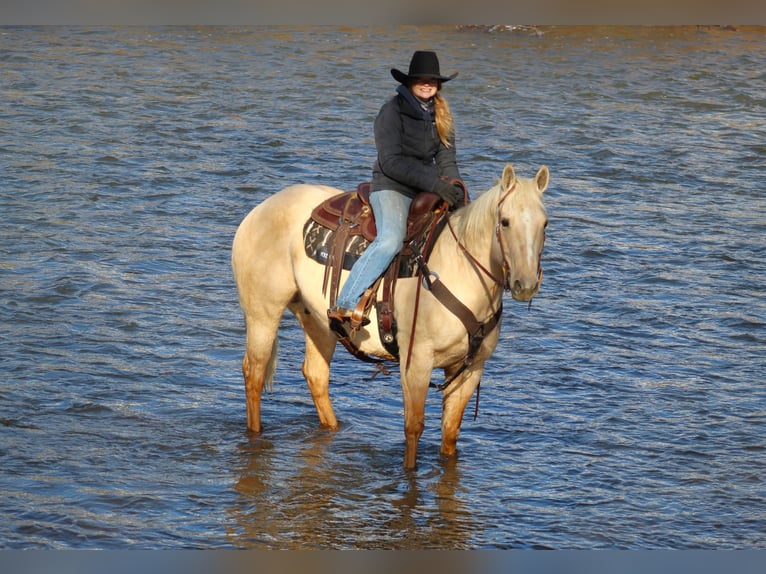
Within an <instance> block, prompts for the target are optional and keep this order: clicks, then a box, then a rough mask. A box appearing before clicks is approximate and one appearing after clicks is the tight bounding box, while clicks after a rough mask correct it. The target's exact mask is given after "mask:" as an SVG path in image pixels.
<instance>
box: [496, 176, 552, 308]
mask: <svg viewBox="0 0 766 574" xmlns="http://www.w3.org/2000/svg"><path fill="white" fill-rule="evenodd" d="M548 180H549V173H548V167H547V166H542V167H541V168H540V169H539V170H538V172H537V175H536V176H535V177H534V179H528V178H517V177H516V174H515V173H514V171H513V166H512V165H511V164H510V163H509V164H508V165H506V166H505V169H503V175H502V178H501V181H500V200H499V204H498V209H497V231H496V233H497V239H498V245H499V251H500V253H499V255H500V257H501V258H502V261H503V274H504V279H505V288H506V289H507V290H510V292H511V295H512V296H513V298H514V299H515V300H517V301H530V300H531V299H532V297H534V296H535V295H536V294H537V291H538V290H539V289H540V283H541V282H542V279H543V268H542V266H541V258H542V253H543V244H544V243H545V228H546V226H547V225H548V216H547V214H546V212H545V207H544V206H543V201H542V194H543V191H545V189H546V188H547V187H548Z"/></svg>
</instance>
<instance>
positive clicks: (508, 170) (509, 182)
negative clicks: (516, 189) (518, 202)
mask: <svg viewBox="0 0 766 574" xmlns="http://www.w3.org/2000/svg"><path fill="white" fill-rule="evenodd" d="M500 182H501V183H502V184H503V189H511V187H513V184H514V183H515V182H516V173H515V172H514V171H513V165H511V164H510V163H509V164H506V166H505V168H503V177H502V179H501V180H500Z"/></svg>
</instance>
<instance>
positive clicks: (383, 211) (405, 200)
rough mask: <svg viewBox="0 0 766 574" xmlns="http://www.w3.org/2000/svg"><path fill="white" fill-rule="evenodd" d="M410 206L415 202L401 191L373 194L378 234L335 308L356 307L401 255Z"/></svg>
mask: <svg viewBox="0 0 766 574" xmlns="http://www.w3.org/2000/svg"><path fill="white" fill-rule="evenodd" d="M410 203H412V199H410V198H409V197H407V196H406V195H404V194H403V193H399V192H398V191H392V190H390V189H381V190H378V191H373V192H372V193H370V206H371V207H372V213H373V215H374V216H375V227H376V229H377V231H378V234H377V237H375V240H374V241H373V242H372V243H370V245H369V247H368V248H367V249H366V250H365V251H364V253H362V255H361V257H359V259H357V261H356V263H354V266H353V267H352V268H351V273H350V274H349V276H348V279H347V280H346V283H345V284H344V285H343V288H342V289H341V291H340V294H339V295H338V300H337V301H336V305H340V306H341V307H345V308H346V309H353V308H354V307H356V305H357V303H358V302H359V299H360V298H361V297H362V295H363V294H364V291H365V289H367V288H368V287H369V286H370V285H372V284H373V283H374V282H375V280H376V279H377V278H378V277H380V276H381V275H382V274H383V272H384V271H385V270H386V268H387V267H388V266H389V265H390V264H391V261H393V259H394V257H395V256H396V254H397V253H399V251H400V250H401V248H402V243H403V242H404V236H405V235H406V233H407V214H408V213H409V210H410Z"/></svg>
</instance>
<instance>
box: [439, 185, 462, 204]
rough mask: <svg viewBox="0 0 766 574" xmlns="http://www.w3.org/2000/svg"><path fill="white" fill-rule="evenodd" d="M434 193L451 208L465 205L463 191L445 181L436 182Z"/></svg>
mask: <svg viewBox="0 0 766 574" xmlns="http://www.w3.org/2000/svg"><path fill="white" fill-rule="evenodd" d="M433 192H434V193H435V194H436V195H438V196H439V197H441V198H442V199H443V200H444V201H446V202H447V204H448V205H449V206H450V207H455V206H456V205H462V203H463V190H462V189H461V188H459V187H457V186H456V185H452V184H451V183H449V182H447V181H444V180H443V179H440V180H439V181H437V182H436V185H435V186H434V189H433Z"/></svg>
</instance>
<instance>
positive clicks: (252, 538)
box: [228, 429, 480, 549]
mask: <svg viewBox="0 0 766 574" xmlns="http://www.w3.org/2000/svg"><path fill="white" fill-rule="evenodd" d="M339 435H340V436H339ZM338 439H340V440H338ZM280 442H281V444H280ZM343 442H344V437H343V436H342V431H340V433H338V432H332V431H326V430H321V429H320V430H317V431H316V432H313V433H310V434H309V435H308V436H304V437H302V438H295V437H278V438H275V439H274V440H271V439H268V438H263V437H252V438H251V439H249V440H248V441H247V442H245V443H243V444H241V445H240V449H239V458H238V462H239V463H241V468H240V469H239V471H238V479H237V481H236V484H235V485H234V488H235V490H236V492H237V493H239V495H240V497H239V499H238V500H236V501H235V503H234V504H233V505H232V507H231V508H230V509H229V515H230V519H231V521H230V522H231V524H230V527H229V529H228V537H229V540H230V542H231V544H233V545H234V546H237V547H244V548H282V549H350V548H366V549H424V548H433V549H437V548H471V547H472V546H473V541H474V539H475V537H476V536H477V534H479V533H478V530H479V529H480V525H479V524H478V523H477V522H476V520H475V518H474V515H473V513H472V512H471V511H470V508H469V507H468V506H467V504H466V501H467V497H466V496H464V495H465V494H466V490H465V488H464V487H463V486H462V479H463V475H462V473H461V471H460V470H459V465H458V464H457V461H456V459H449V460H440V461H438V462H436V463H434V464H433V465H432V466H430V467H428V466H425V467H424V465H423V464H421V465H420V467H419V470H416V471H406V470H404V469H403V468H401V460H400V453H399V452H398V451H396V452H394V451H393V450H392V451H391V452H389V453H380V452H375V451H374V450H373V449H371V448H370V447H369V445H356V446H357V447H358V448H356V449H355V453H354V455H352V456H349V453H348V452H346V451H345V447H344V445H343V444H342V443H343ZM298 443H299V444H298ZM331 446H332V448H330V447H331ZM291 447H295V451H294V453H293V454H290V453H289V452H287V449H289V448H291ZM424 471H425V472H424Z"/></svg>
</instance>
